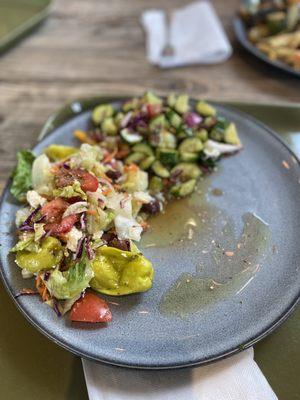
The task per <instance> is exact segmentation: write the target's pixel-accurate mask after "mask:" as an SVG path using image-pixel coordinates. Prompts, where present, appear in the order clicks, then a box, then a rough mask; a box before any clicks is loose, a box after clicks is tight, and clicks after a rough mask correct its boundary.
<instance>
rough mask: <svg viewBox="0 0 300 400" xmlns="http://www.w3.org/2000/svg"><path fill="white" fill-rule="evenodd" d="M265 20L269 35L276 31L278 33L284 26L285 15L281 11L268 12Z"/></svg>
mask: <svg viewBox="0 0 300 400" xmlns="http://www.w3.org/2000/svg"><path fill="white" fill-rule="evenodd" d="M266 21H267V27H268V29H269V32H270V33H271V35H276V33H279V32H281V31H283V30H284V29H285V28H286V16H285V12H283V11H278V12H272V13H270V14H268V15H267V17H266Z"/></svg>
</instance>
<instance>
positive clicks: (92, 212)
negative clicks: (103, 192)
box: [86, 209, 97, 215]
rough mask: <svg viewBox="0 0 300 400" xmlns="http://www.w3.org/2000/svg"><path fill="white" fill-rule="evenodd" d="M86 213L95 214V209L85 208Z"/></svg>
mask: <svg viewBox="0 0 300 400" xmlns="http://www.w3.org/2000/svg"><path fill="white" fill-rule="evenodd" d="M86 213H87V214H89V215H97V211H96V210H92V209H89V210H86Z"/></svg>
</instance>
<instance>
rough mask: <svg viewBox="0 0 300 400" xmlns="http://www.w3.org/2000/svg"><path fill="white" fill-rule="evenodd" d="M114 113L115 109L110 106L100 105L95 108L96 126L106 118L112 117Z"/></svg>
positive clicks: (93, 116)
mask: <svg viewBox="0 0 300 400" xmlns="http://www.w3.org/2000/svg"><path fill="white" fill-rule="evenodd" d="M113 113H114V109H113V107H112V106H111V105H110V104H100V105H99V106H97V107H95V108H94V110H93V113H92V120H93V122H94V123H95V124H96V125H98V124H100V123H101V122H102V121H103V120H104V119H105V118H107V117H112V115H113Z"/></svg>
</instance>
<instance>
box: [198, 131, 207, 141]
mask: <svg viewBox="0 0 300 400" xmlns="http://www.w3.org/2000/svg"><path fill="white" fill-rule="evenodd" d="M196 137H197V138H198V139H200V140H201V142H206V141H207V139H208V132H207V130H206V129H200V130H199V131H197V132H196Z"/></svg>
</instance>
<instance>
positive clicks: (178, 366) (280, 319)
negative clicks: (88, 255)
mask: <svg viewBox="0 0 300 400" xmlns="http://www.w3.org/2000/svg"><path fill="white" fill-rule="evenodd" d="M130 97H132V96H105V95H103V96H91V97H88V98H87V97H85V98H81V99H77V100H73V101H71V102H69V103H67V104H65V105H64V106H62V107H61V108H59V109H58V110H57V111H56V112H54V113H53V114H51V115H50V117H49V118H48V119H47V120H46V122H45V124H44V125H43V127H42V129H41V133H43V131H44V130H45V128H47V127H49V126H50V125H51V124H52V123H53V122H55V118H57V116H59V115H60V114H61V113H62V112H63V111H67V109H68V108H69V109H70V110H72V108H71V107H72V105H73V104H74V103H84V102H87V103H92V102H97V101H99V103H100V102H104V101H108V99H109V101H112V102H113V101H115V102H118V101H124V100H125V99H127V98H130ZM191 100H192V101H194V100H195V99H194V98H191ZM211 103H212V104H214V105H216V106H221V107H224V108H225V109H228V110H229V111H232V112H234V113H236V114H238V115H240V116H242V117H243V118H245V119H248V120H250V121H252V122H253V123H255V124H256V125H258V126H260V127H261V128H262V129H264V130H265V131H266V132H267V133H268V134H269V135H271V136H272V137H273V138H274V139H276V140H277V141H278V142H279V143H280V144H281V145H283V146H284V148H285V149H286V150H287V151H288V152H289V153H290V154H291V156H292V157H294V158H295V159H296V161H297V164H298V166H300V160H299V157H298V156H297V155H296V154H295V153H294V152H293V150H292V149H291V148H290V147H289V146H288V145H287V144H286V143H285V142H284V141H283V140H282V139H281V137H280V136H279V135H278V134H277V133H276V132H275V131H273V130H272V129H271V128H269V127H268V126H267V125H266V124H264V123H262V122H260V121H259V120H257V119H256V118H255V117H252V116H251V115H249V114H247V113H246V112H244V111H240V110H238V109H236V108H235V107H231V106H228V105H227V104H222V102H215V101H212V102H211ZM88 110H90V108H86V109H83V110H81V111H80V112H76V113H75V112H73V115H72V116H70V118H68V119H66V120H64V121H63V122H62V123H61V124H59V125H58V126H60V125H63V124H64V123H66V122H68V121H69V120H70V119H72V118H73V117H75V116H78V115H80V114H82V113H85V112H86V111H88ZM56 129H57V126H55V127H54V128H53V129H52V130H49V131H48V132H46V135H44V136H43V138H41V139H39V140H38V141H37V142H36V143H35V145H34V147H35V146H36V145H37V144H38V143H39V142H40V141H42V140H43V139H44V138H45V137H46V136H48V135H51V133H53V132H54V131H55V130H56ZM40 136H41V134H40ZM40 136H39V138H40ZM11 181H12V179H11V178H9V179H8V180H7V182H6V184H5V186H4V188H3V192H2V194H1V197H0V207H1V206H2V204H3V203H4V197H5V195H6V193H7V191H8V190H9V186H10V184H11ZM0 251H1V250H0ZM0 277H1V280H2V282H3V285H4V287H5V289H6V291H7V293H8V294H9V296H10V297H11V298H12V299H13V302H14V304H15V305H16V306H17V309H18V310H19V311H20V312H21V313H22V314H23V315H24V316H25V318H26V319H27V321H29V322H30V323H31V325H33V326H34V327H35V328H36V329H37V330H38V331H39V332H40V333H42V334H43V335H45V336H46V337H47V338H48V339H50V340H51V341H53V342H54V343H55V344H57V345H59V346H61V347H62V348H64V349H65V350H68V351H70V352H71V353H73V354H75V355H77V356H80V357H82V358H85V359H89V360H91V361H96V362H99V363H104V364H108V365H113V366H117V367H126V368H130V369H144V370H171V369H183V368H190V367H197V366H201V365H207V364H210V363H213V362H216V361H218V360H221V359H225V358H228V357H230V356H232V355H234V354H237V353H239V352H241V351H243V350H245V349H247V348H249V347H251V346H253V345H254V344H255V343H257V342H259V341H260V340H262V339H263V338H265V337H266V336H268V335H269V334H270V333H272V332H273V331H274V330H275V329H277V328H278V327H279V326H280V325H281V324H282V323H283V322H284V321H285V320H286V319H287V318H288V317H289V316H290V315H291V314H292V312H293V311H294V310H295V308H296V307H297V304H298V302H299V299H300V288H299V291H298V294H296V296H295V298H294V299H293V300H292V301H291V303H290V304H289V305H288V306H287V307H286V309H285V310H284V311H283V312H282V313H281V314H280V315H279V316H278V317H277V318H276V319H275V320H274V321H273V322H271V323H270V324H269V325H268V326H267V327H266V328H265V329H263V330H262V331H261V332H259V333H257V334H255V335H253V336H252V338H250V339H248V340H247V342H246V343H243V344H240V345H238V346H234V347H233V348H231V349H229V350H227V351H225V352H221V353H219V354H217V355H215V356H214V357H212V358H209V359H205V358H203V359H200V360H197V361H195V362H188V361H187V362H186V363H180V364H178V363H170V362H169V363H166V364H163V363H161V364H160V365H159V366H154V365H152V364H151V365H150V364H149V363H147V364H144V363H138V364H135V365H134V364H132V363H130V362H129V363H127V362H125V361H123V360H122V361H121V362H118V361H117V360H116V359H115V360H113V358H111V357H110V358H109V359H108V358H103V357H102V358H99V357H94V356H93V355H92V354H87V353H84V352H81V351H80V349H78V348H77V347H76V346H73V347H72V346H70V345H69V344H68V343H66V342H64V341H63V340H61V339H59V338H57V337H56V336H55V335H54V334H50V333H49V332H48V331H47V330H46V329H44V328H42V327H41V326H40V325H39V324H38V322H37V321H36V320H35V319H34V318H33V317H32V316H31V315H29V314H27V312H26V310H25V308H24V307H23V306H22V304H21V302H20V301H19V300H18V298H16V297H15V294H14V292H13V289H12V287H11V286H10V282H9V281H8V280H7V279H6V277H5V276H4V269H3V265H2V262H0Z"/></svg>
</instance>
